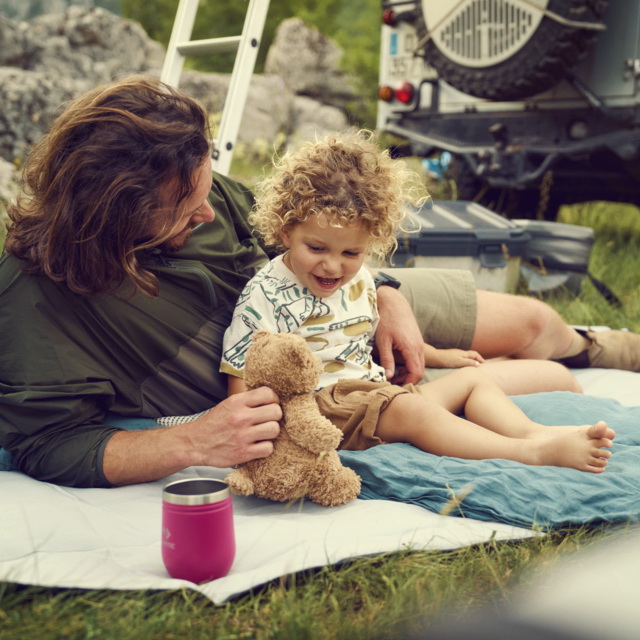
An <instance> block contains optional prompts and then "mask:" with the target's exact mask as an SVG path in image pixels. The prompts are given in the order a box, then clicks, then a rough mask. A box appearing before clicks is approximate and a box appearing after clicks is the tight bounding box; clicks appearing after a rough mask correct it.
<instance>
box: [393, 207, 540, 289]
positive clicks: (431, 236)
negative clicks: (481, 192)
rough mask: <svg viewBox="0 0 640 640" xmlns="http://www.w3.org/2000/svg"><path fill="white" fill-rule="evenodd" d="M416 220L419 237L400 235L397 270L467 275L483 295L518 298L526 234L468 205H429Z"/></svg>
mask: <svg viewBox="0 0 640 640" xmlns="http://www.w3.org/2000/svg"><path fill="white" fill-rule="evenodd" d="M412 217H413V218H414V221H415V222H416V223H419V226H420V231H418V232H416V233H401V234H399V235H398V250H397V251H396V253H395V254H394V255H393V266H394V267H439V268H444V269H465V270H467V271H470V272H471V273H472V274H473V277H474V279H475V281H476V286H477V287H478V288H479V289H487V290H489V291H501V292H505V293H514V292H515V290H516V287H517V285H518V280H519V277H520V261H521V257H522V256H523V255H524V254H525V251H526V247H527V243H528V241H529V234H528V233H527V231H526V230H525V229H523V228H522V227H520V226H518V225H516V224H515V223H513V222H512V221H510V220H507V219H505V218H502V217H501V216H499V215H497V214H495V213H493V211H489V209H487V208H485V207H483V206H481V205H479V204H477V203H475V202H468V201H446V200H445V201H443V200H440V201H435V202H427V203H426V204H425V205H424V206H423V207H422V208H420V209H419V210H416V211H413V212H412Z"/></svg>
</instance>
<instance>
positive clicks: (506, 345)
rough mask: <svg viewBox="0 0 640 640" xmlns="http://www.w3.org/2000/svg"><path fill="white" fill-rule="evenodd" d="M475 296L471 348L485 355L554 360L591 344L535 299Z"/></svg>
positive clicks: (487, 294) (489, 294) (490, 294)
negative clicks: (475, 312)
mask: <svg viewBox="0 0 640 640" xmlns="http://www.w3.org/2000/svg"><path fill="white" fill-rule="evenodd" d="M476 299H477V317H476V331H475V335H474V338H473V342H472V344H471V348H472V349H475V350H476V351H479V352H480V353H481V354H482V355H483V356H484V357H485V358H494V357H498V356H508V357H511V358H533V359H543V360H550V359H551V360H555V359H559V358H566V357H570V356H574V355H577V354H578V353H580V352H582V351H584V350H585V349H587V348H588V347H589V346H590V344H591V341H590V340H589V339H587V338H585V337H584V336H582V335H580V334H579V333H578V332H577V331H576V330H575V329H572V328H571V327H570V326H569V325H567V324H566V322H565V321H564V320H563V319H562V317H561V316H560V314H558V312H557V311H555V309H553V308H552V307H550V306H549V305H548V304H546V303H544V302H542V301H541V300H537V299H536V298H528V297H526V296H517V295H511V294H506V293H498V292H495V291H482V290H478V291H477V292H476Z"/></svg>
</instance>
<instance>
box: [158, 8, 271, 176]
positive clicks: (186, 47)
mask: <svg viewBox="0 0 640 640" xmlns="http://www.w3.org/2000/svg"><path fill="white" fill-rule="evenodd" d="M269 1H270V0H249V6H248V8H247V13H246V15H245V19H244V26H243V28H242V33H241V34H240V35H239V36H227V37H221V38H209V39H206V40H191V34H192V32H193V24H194V22H195V19H196V12H197V10H198V0H180V4H179V5H178V10H177V12H176V18H175V21H174V23H173V29H172V30H171V38H170V40H169V46H168V47H167V53H166V55H165V59H164V64H163V66H162V73H161V74H160V80H162V81H163V82H166V83H167V84H170V85H172V86H174V87H177V86H178V84H179V82H180V74H181V73H182V67H183V65H184V60H185V57H186V56H188V55H200V54H205V53H228V52H234V51H235V52H236V57H235V61H234V64H233V71H232V73H231V80H230V82H229V90H228V92H227V96H226V99H225V102H224V107H223V110H222V118H221V120H220V127H219V130H218V138H217V140H216V142H215V151H214V153H213V157H212V163H213V168H214V169H215V170H216V171H217V172H218V173H221V174H223V175H227V174H228V173H229V168H230V167H231V159H232V157H233V152H234V149H235V146H236V140H237V138H238V131H239V130H240V123H241V120H242V114H243V113H244V107H245V103H246V101H247V95H248V93H249V84H250V82H251V76H252V75H253V70H254V67H255V64H256V57H257V55H258V48H259V45H260V41H261V39H262V32H263V30H264V23H265V20H266V18H267V11H268V10H269Z"/></svg>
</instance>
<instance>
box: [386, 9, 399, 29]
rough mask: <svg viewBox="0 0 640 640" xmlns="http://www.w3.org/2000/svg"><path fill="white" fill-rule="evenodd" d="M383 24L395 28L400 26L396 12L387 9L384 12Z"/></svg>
mask: <svg viewBox="0 0 640 640" xmlns="http://www.w3.org/2000/svg"><path fill="white" fill-rule="evenodd" d="M382 22H384V23H385V24H386V25H389V26H390V27H395V26H396V24H398V20H397V17H396V12H395V11H394V10H393V9H385V10H384V11H383V12H382Z"/></svg>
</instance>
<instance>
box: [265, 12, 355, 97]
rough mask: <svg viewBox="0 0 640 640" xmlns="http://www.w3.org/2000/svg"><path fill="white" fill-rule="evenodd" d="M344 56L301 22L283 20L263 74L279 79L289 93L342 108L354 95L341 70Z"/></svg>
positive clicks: (336, 46) (330, 43)
mask: <svg viewBox="0 0 640 640" xmlns="http://www.w3.org/2000/svg"><path fill="white" fill-rule="evenodd" d="M342 55H343V52H342V49H340V47H338V45H337V44H336V43H335V42H333V40H331V39H329V38H327V37H326V36H325V35H323V34H322V33H320V31H318V30H317V29H314V28H313V27H310V26H308V25H306V24H305V23H304V22H303V21H302V20H301V19H300V18H290V19H288V20H284V21H283V22H282V23H281V24H280V26H279V27H278V30H277V32H276V37H275V39H274V42H273V44H272V46H271V48H270V49H269V52H268V53H267V59H266V62H265V73H268V74H274V75H278V76H280V77H281V78H282V79H283V80H284V83H285V85H286V86H287V87H288V88H289V90H290V91H291V92H292V93H295V94H297V95H303V96H308V97H311V98H314V99H316V100H318V101H320V102H322V103H324V104H330V105H334V106H338V107H344V106H345V104H346V103H347V102H349V101H352V100H354V99H356V97H357V95H356V92H355V90H354V88H353V87H352V85H351V82H350V81H349V79H348V77H347V76H346V75H345V74H344V72H342V71H341V70H340V59H341V58H342Z"/></svg>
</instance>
